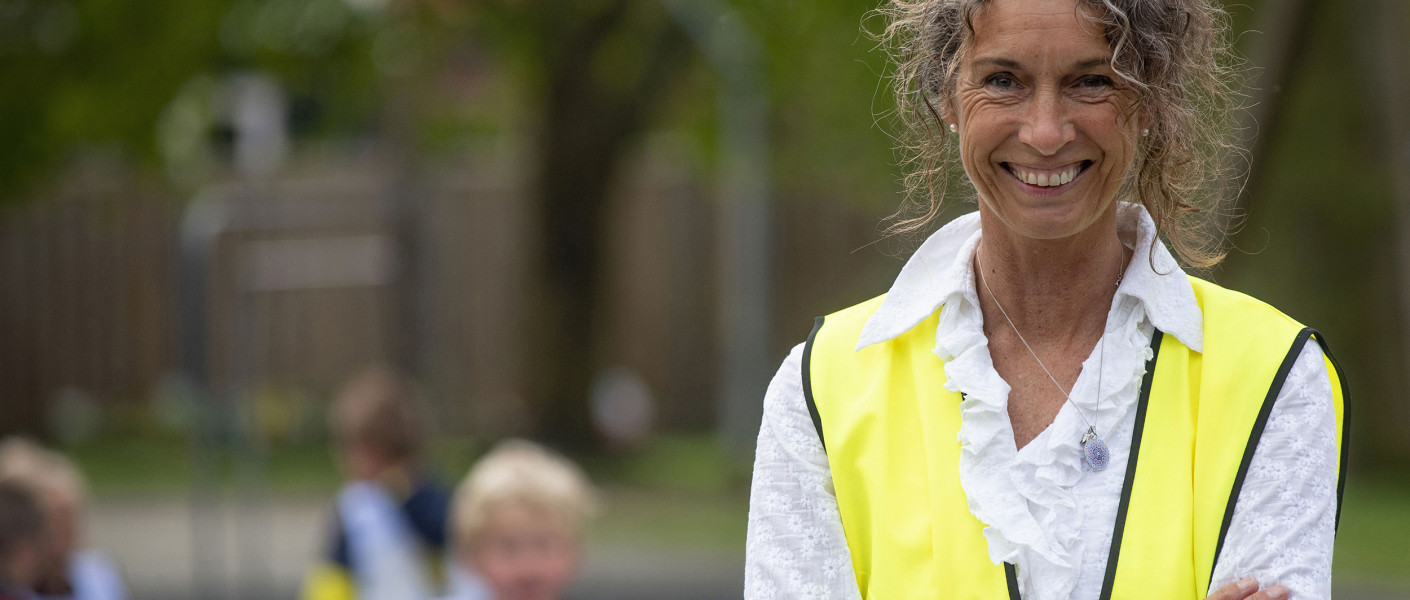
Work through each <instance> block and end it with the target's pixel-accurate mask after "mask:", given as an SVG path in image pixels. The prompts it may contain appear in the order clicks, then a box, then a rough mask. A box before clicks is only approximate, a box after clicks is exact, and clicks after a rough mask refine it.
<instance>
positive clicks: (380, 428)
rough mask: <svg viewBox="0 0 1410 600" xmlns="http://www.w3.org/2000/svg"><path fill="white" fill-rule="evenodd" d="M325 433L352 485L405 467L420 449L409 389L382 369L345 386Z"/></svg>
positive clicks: (360, 375) (367, 371)
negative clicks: (355, 481)
mask: <svg viewBox="0 0 1410 600" xmlns="http://www.w3.org/2000/svg"><path fill="white" fill-rule="evenodd" d="M329 428H330V429H331V430H332V432H333V436H334V439H335V442H336V443H337V446H338V450H339V452H340V454H341V459H342V461H343V466H344V468H346V469H347V472H348V476H349V477H351V478H353V479H372V478H375V477H377V476H378V475H380V474H381V473H382V472H383V471H385V470H387V469H388V468H391V467H397V466H407V465H409V464H410V463H412V462H414V460H415V459H416V455H417V452H418V451H419V450H420V447H421V423H420V420H419V419H418V418H417V413H416V408H415V406H414V404H413V398H412V393H411V386H410V385H409V384H408V383H407V382H406V381H405V380H404V379H402V378H401V377H400V376H398V375H397V374H396V373H394V372H393V371H391V370H390V369H387V368H384V367H371V368H368V369H365V370H363V371H362V372H360V373H358V374H357V375H356V376H354V377H353V378H352V379H351V380H349V381H348V383H347V384H346V385H344V386H343V389H342V390H341V391H339V392H338V396H337V398H335V399H334V401H333V408H332V411H331V414H330V419H329Z"/></svg>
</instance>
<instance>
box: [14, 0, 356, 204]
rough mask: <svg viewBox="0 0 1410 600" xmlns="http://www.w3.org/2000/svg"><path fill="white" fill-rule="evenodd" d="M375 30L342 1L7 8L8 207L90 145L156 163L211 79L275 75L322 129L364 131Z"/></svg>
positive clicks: (64, 3)
mask: <svg viewBox="0 0 1410 600" xmlns="http://www.w3.org/2000/svg"><path fill="white" fill-rule="evenodd" d="M56 15H57V16H56ZM55 20H57V21H59V22H60V23H61V24H60V25H53V22H54V21H55ZM55 28H57V29H58V33H52V32H50V31H51V30H54V29H55ZM372 29H373V28H372V26H371V24H370V23H369V22H367V20H366V19H364V18H362V17H359V16H358V15H356V14H353V13H352V12H350V9H348V8H347V6H346V5H345V4H344V3H343V2H342V1H341V0H202V1H200V2H177V1H170V0H166V1H151V2H123V1H119V0H83V1H81V2H74V1H71V0H33V1H26V0H3V1H0V35H3V37H5V42H4V43H3V44H0V78H3V81H5V85H4V86H3V87H0V114H4V115H5V118H4V119H0V139H4V140H6V143H5V144H4V145H3V146H0V190H3V192H2V193H0V201H3V200H13V199H14V198H15V197H16V196H17V195H19V194H20V193H22V191H23V189H24V187H25V186H26V185H29V184H33V183H36V182H38V181H42V178H43V176H44V175H46V174H49V173H53V172H54V171H53V169H54V167H55V166H56V164H58V163H61V162H62V161H63V160H65V159H66V158H67V157H68V156H69V155H71V154H73V153H74V152H76V151H81V150H83V149H86V148H104V149H107V150H108V151H111V152H115V153H117V154H119V155H124V156H127V157H129V158H133V159H136V160H138V161H140V162H142V163H144V164H147V165H155V164H156V162H157V161H158V152H157V146H156V143H155V129H156V124H157V123H158V121H159V120H160V117H161V115H162V112H163V111H164V110H165V109H166V107H167V106H168V104H169V103H170V102H171V100H172V98H173V97H174V96H176V94H177V93H178V91H179V90H181V89H182V88H183V86H185V85H186V84H187V82H189V81H191V80H192V78H194V77H198V76H201V75H215V76H219V75H223V74H226V73H231V72H236V71H241V70H247V69H263V70H267V71H269V72H271V73H274V74H276V76H278V77H279V78H280V79H281V81H284V82H285V83H286V84H287V85H288V89H289V91H290V93H291V95H292V96H294V98H295V99H296V100H301V101H304V102H305V103H306V104H310V105H316V106H318V107H319V108H320V109H321V110H322V111H323V112H322V114H320V115H318V118H317V119H316V120H315V122H314V123H312V124H311V127H310V129H313V130H316V131H318V132H320V133H328V132H330V131H337V130H340V129H346V128H349V127H353V126H356V125H357V124H359V123H360V122H362V121H364V120H365V118H366V116H365V115H366V113H367V112H368V111H369V110H370V108H371V106H372V105H373V103H372V102H369V101H368V100H367V99H368V98H371V97H372V95H373V92H374V90H373V85H372V84H373V83H374V82H375V77H373V76H371V74H372V73H373V71H372V60H371V57H370V56H369V51H368V49H369V46H370V38H369V34H370V33H371V31H372ZM46 32H50V33H46Z"/></svg>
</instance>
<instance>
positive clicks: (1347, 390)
mask: <svg viewBox="0 0 1410 600" xmlns="http://www.w3.org/2000/svg"><path fill="white" fill-rule="evenodd" d="M1312 339H1314V340H1317V345H1318V346H1321V347H1322V354H1325V355H1327V360H1330V361H1332V369H1334V370H1336V372H1337V383H1339V384H1341V457H1340V458H1339V459H1338V462H1339V464H1340V466H1338V467H1337V517H1336V521H1335V522H1334V525H1333V526H1332V531H1333V533H1335V532H1336V530H1337V529H1340V528H1341V497H1342V493H1343V492H1345V491H1346V456H1347V451H1346V450H1347V448H1350V447H1351V427H1348V426H1347V425H1348V424H1349V423H1351V419H1350V418H1348V416H1347V406H1348V405H1349V404H1351V386H1350V385H1348V384H1347V382H1346V375H1345V374H1343V373H1342V370H1341V363H1339V362H1337V357H1335V356H1332V349H1331V348H1329V347H1328V346H1327V340H1325V339H1323V338H1322V332H1320V331H1317V330H1316V329H1313V330H1312Z"/></svg>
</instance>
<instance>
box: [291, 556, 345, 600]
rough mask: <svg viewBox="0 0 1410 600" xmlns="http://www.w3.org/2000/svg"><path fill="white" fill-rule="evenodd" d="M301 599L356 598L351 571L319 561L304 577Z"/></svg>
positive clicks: (339, 599)
mask: <svg viewBox="0 0 1410 600" xmlns="http://www.w3.org/2000/svg"><path fill="white" fill-rule="evenodd" d="M299 597H300V598H301V599H302V600H356V599H357V586H356V585H354V583H353V579H352V573H349V572H348V570H347V569H344V568H342V567H339V566H337V565H334V564H332V563H326V562H324V563H319V564H317V565H314V567H313V568H312V569H309V572H308V575H307V576H306V577H304V589H303V593H301V594H300V595H299Z"/></svg>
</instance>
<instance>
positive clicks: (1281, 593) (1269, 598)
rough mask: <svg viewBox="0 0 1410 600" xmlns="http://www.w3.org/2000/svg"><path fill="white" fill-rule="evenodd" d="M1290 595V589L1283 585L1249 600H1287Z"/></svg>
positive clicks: (1264, 591) (1250, 597)
mask: <svg viewBox="0 0 1410 600" xmlns="http://www.w3.org/2000/svg"><path fill="white" fill-rule="evenodd" d="M1289 595H1291V594H1289V590H1288V588H1285V587H1283V586H1282V585H1275V586H1273V587H1270V588H1268V589H1266V590H1263V591H1261V592H1259V593H1257V594H1254V595H1252V596H1249V597H1248V600H1286V599H1287V597H1288V596H1289Z"/></svg>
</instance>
